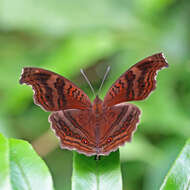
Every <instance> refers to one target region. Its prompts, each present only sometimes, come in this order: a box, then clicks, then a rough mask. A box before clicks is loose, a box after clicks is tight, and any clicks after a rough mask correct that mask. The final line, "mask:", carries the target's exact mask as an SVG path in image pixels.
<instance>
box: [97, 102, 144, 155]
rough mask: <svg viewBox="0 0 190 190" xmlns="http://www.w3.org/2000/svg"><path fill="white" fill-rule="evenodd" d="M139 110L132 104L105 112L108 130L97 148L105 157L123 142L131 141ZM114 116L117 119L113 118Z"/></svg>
mask: <svg viewBox="0 0 190 190" xmlns="http://www.w3.org/2000/svg"><path fill="white" fill-rule="evenodd" d="M140 113H141V112H140V110H139V108H138V107H137V106H135V105H132V104H126V103H123V104H120V105H115V106H112V107H111V108H110V110H108V111H107V114H106V115H107V124H108V126H109V127H108V129H107V131H106V133H105V134H104V138H103V140H102V141H101V142H100V144H99V146H100V147H102V154H104V155H107V154H109V153H110V152H112V151H114V150H117V149H118V148H119V146H121V145H123V144H125V142H129V141H131V138H132V135H133V133H134V131H135V130H136V127H137V124H138V122H139V117H140ZM114 115H116V116H117V117H114Z"/></svg>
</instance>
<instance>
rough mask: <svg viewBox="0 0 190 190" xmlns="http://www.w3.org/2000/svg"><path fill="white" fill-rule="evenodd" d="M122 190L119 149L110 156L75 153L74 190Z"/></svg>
mask: <svg viewBox="0 0 190 190" xmlns="http://www.w3.org/2000/svg"><path fill="white" fill-rule="evenodd" d="M87 188H88V190H105V189H109V190H112V189H113V190H115V189H117V190H121V189H122V179H121V170H120V161H119V151H116V152H112V153H111V154H110V155H109V156H100V160H95V157H94V156H91V157H87V156H84V155H82V154H78V153H74V157H73V176H72V190H84V189H87Z"/></svg>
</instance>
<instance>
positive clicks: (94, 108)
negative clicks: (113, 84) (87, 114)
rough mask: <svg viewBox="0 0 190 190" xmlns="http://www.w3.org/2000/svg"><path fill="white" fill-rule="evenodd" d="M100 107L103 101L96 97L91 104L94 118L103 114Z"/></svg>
mask: <svg viewBox="0 0 190 190" xmlns="http://www.w3.org/2000/svg"><path fill="white" fill-rule="evenodd" d="M102 106H103V101H102V100H101V99H100V98H99V97H98V95H97V96H96V98H95V99H94V101H93V104H92V113H93V114H94V115H96V116H99V115H101V114H102V113H103V107H102Z"/></svg>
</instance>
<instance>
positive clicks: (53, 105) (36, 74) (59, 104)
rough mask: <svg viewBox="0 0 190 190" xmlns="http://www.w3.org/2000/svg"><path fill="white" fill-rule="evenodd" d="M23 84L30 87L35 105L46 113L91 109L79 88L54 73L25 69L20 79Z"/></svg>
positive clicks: (87, 99) (38, 69) (89, 103)
mask: <svg viewBox="0 0 190 190" xmlns="http://www.w3.org/2000/svg"><path fill="white" fill-rule="evenodd" d="M23 83H25V84H27V85H31V86H32V88H33V90H34V102H35V104H37V105H39V106H41V107H42V108H43V109H45V110H46V111H58V110H65V109H72V108H73V109H74V108H75V109H86V108H89V107H91V102H90V99H89V98H88V96H87V95H86V94H85V93H84V92H83V91H82V90H81V89H80V88H78V87H77V86H76V85H74V84H73V83H72V82H71V81H69V80H68V79H66V78H64V77H62V76H60V75H58V74H56V73H54V72H51V71H48V70H45V69H40V68H33V67H26V68H24V69H23V72H22V75H21V79H20V84H23Z"/></svg>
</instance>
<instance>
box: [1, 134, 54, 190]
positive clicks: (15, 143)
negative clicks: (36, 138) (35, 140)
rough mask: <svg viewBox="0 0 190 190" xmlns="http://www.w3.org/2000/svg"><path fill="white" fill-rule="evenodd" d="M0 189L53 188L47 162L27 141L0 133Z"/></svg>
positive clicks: (27, 189) (31, 189)
mask: <svg viewBox="0 0 190 190" xmlns="http://www.w3.org/2000/svg"><path fill="white" fill-rule="evenodd" d="M11 187H12V188H11ZM0 189H1V190H9V189H10V190H11V189H13V190H36V189H46V190H53V182H52V178H51V175H50V173H49V170H48V168H47V166H46V164H45V163H44V161H43V160H42V159H41V158H40V157H39V156H38V155H37V154H36V152H35V151H34V150H33V148H32V146H31V145H30V144H29V143H27V142H26V141H23V140H16V139H6V138H5V137H3V136H2V135H0Z"/></svg>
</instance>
